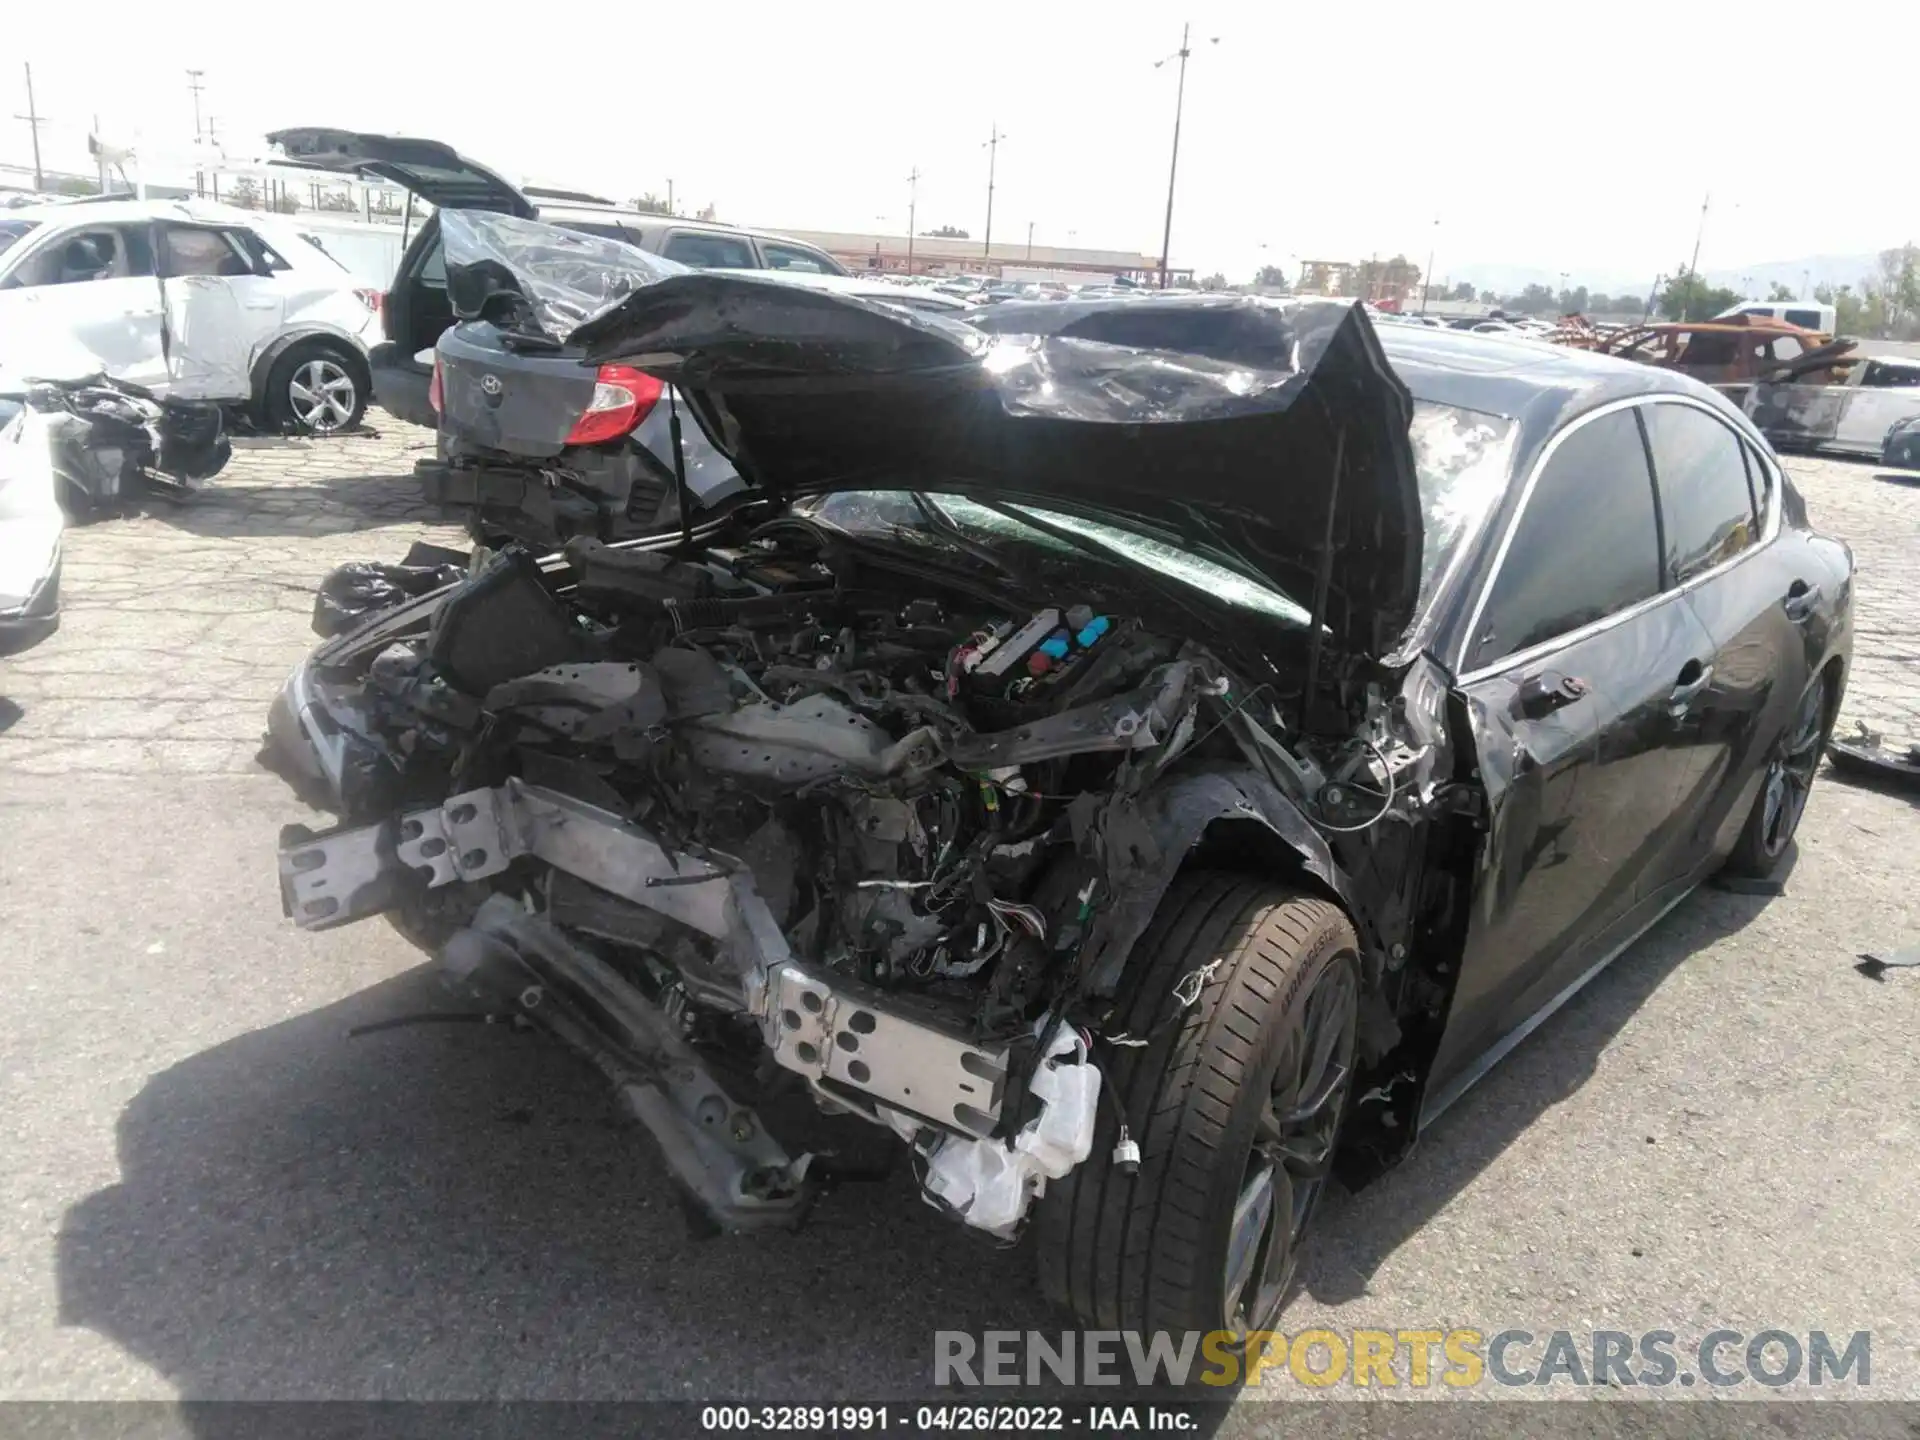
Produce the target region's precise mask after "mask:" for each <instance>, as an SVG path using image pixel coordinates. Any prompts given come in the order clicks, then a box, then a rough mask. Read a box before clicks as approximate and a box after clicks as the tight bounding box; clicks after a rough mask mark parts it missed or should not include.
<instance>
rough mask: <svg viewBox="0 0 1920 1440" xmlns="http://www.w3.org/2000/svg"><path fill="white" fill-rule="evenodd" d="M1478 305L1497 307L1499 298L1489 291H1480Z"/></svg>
mask: <svg viewBox="0 0 1920 1440" xmlns="http://www.w3.org/2000/svg"><path fill="white" fill-rule="evenodd" d="M1480 303H1481V304H1482V305H1498V304H1499V303H1500V297H1499V296H1498V295H1496V294H1494V293H1493V291H1491V290H1482V291H1481V292H1480Z"/></svg>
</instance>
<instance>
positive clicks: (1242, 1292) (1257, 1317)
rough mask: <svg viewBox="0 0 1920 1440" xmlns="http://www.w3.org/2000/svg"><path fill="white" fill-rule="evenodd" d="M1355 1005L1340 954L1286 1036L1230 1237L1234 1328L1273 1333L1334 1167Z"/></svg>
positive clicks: (1356, 992)
mask: <svg viewBox="0 0 1920 1440" xmlns="http://www.w3.org/2000/svg"><path fill="white" fill-rule="evenodd" d="M1359 1009H1360V982H1359V974H1358V971H1357V969H1356V967H1355V965H1354V962H1353V957H1352V956H1351V955H1345V954H1343V955H1336V956H1335V957H1334V958H1333V960H1332V961H1331V962H1330V963H1329V964H1328V965H1327V967H1326V969H1324V970H1322V971H1321V972H1320V975H1319V977H1318V978H1317V980H1316V981H1315V983H1314V988H1313V991H1312V993H1311V994H1309V995H1308V996H1307V1001H1306V1005H1305V1008H1304V1011H1303V1013H1302V1016H1301V1021H1300V1024H1299V1025H1298V1026H1296V1027H1294V1029H1293V1030H1292V1031H1290V1032H1289V1034H1288V1035H1287V1036H1286V1038H1285V1040H1284V1041H1283V1046H1282V1050H1281V1053H1280V1060H1279V1063H1278V1065H1277V1066H1276V1067H1275V1069H1274V1074H1273V1086H1272V1090H1271V1093H1270V1095H1269V1098H1268V1103H1267V1107H1266V1109H1265V1110H1263V1111H1262V1112H1261V1114H1260V1118H1259V1122H1258V1126H1257V1128H1256V1130H1255V1132H1254V1138H1253V1148H1252V1151H1251V1153H1250V1154H1249V1155H1248V1156H1247V1166H1246V1171H1245V1174H1244V1175H1243V1176H1242V1178H1241V1181H1240V1194H1239V1198H1238V1199H1237V1200H1236V1201H1235V1202H1234V1207H1233V1221H1232V1228H1231V1229H1230V1230H1229V1232H1228V1239H1227V1263H1226V1299H1227V1316H1226V1319H1227V1326H1228V1328H1229V1329H1233V1330H1238V1331H1240V1332H1241V1333H1243V1334H1244V1333H1246V1332H1249V1331H1253V1330H1265V1329H1271V1328H1272V1321H1273V1319H1274V1317H1275V1316H1277V1315H1278V1314H1279V1313H1280V1307H1281V1305H1282V1303H1283V1302H1284V1301H1285V1299H1286V1295H1287V1287H1288V1286H1289V1285H1290V1284H1291V1283H1292V1281H1293V1270H1294V1263H1295V1261H1296V1259H1297V1258H1298V1255H1299V1246H1300V1241H1301V1238H1302V1237H1303V1236H1304V1235H1305V1233H1306V1228H1307V1221H1308V1220H1309V1219H1310V1218H1312V1215H1313V1208H1314V1205H1315V1204H1316V1203H1317V1202H1318V1200H1319V1198H1320V1192H1321V1190H1322V1189H1323V1188H1324V1187H1325V1184H1326V1179H1327V1175H1328V1173H1329V1172H1330V1171H1331V1170H1332V1168H1333V1150H1334V1143H1335V1141H1336V1140H1337V1139H1338V1137H1339V1133H1340V1117H1341V1114H1342V1112H1343V1111H1344V1110H1345V1108H1346V1099H1347V1089H1348V1082H1349V1080H1350V1079H1351V1078H1352V1075H1353V1056H1354V1026H1355V1021H1356V1019H1357V1018H1358V1015H1359Z"/></svg>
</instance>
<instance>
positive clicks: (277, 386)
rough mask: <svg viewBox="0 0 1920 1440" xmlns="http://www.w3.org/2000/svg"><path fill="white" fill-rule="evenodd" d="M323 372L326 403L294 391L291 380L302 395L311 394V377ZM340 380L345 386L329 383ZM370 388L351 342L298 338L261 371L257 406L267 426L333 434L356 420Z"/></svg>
mask: <svg viewBox="0 0 1920 1440" xmlns="http://www.w3.org/2000/svg"><path fill="white" fill-rule="evenodd" d="M323 375H324V376H325V377H326V381H325V383H326V385H327V386H328V387H330V388H329V390H328V394H329V396H330V397H331V401H332V403H329V404H326V405H315V404H312V403H310V402H309V401H308V400H306V399H304V398H302V397H301V395H300V394H299V393H298V392H297V391H296V389H295V386H296V383H297V384H298V385H299V386H300V387H301V389H302V390H304V391H305V392H306V394H307V395H313V394H315V393H316V387H315V385H314V383H313V382H314V381H315V380H316V379H317V378H319V377H320V376H323ZM341 383H344V384H345V385H346V386H350V387H351V389H350V391H349V390H343V389H335V388H331V387H334V386H336V385H339V384H341ZM372 391H373V377H372V375H371V374H370V373H369V372H368V370H367V362H366V360H365V359H363V358H362V357H361V356H360V355H358V354H356V353H355V352H354V350H353V347H352V346H350V345H347V344H345V343H343V342H341V341H338V340H325V339H316V340H301V341H299V342H297V343H295V344H293V345H290V346H288V347H287V353H286V354H284V355H282V356H281V357H280V358H279V359H278V360H276V361H274V362H273V368H272V369H271V370H269V371H268V372H267V383H266V387H265V389H264V391H263V392H262V394H261V400H260V410H261V414H262V415H263V416H264V418H265V420H266V424H267V428H268V429H270V430H280V431H287V430H292V431H297V432H299V433H300V434H303V435H337V434H339V433H340V432H341V431H343V430H351V429H353V428H354V427H355V426H356V425H358V424H359V423H360V421H361V418H362V417H363V416H365V415H366V413H367V399H368V397H369V395H371V394H372Z"/></svg>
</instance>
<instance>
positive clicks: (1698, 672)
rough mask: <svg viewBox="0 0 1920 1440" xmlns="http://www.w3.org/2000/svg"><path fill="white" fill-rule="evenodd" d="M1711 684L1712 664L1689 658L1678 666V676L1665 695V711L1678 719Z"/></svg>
mask: <svg viewBox="0 0 1920 1440" xmlns="http://www.w3.org/2000/svg"><path fill="white" fill-rule="evenodd" d="M1711 684H1713V666H1711V665H1707V664H1703V663H1702V662H1701V661H1698V660H1689V661H1687V663H1686V664H1685V665H1683V666H1681V667H1680V678H1679V680H1677V681H1676V682H1675V683H1674V687H1673V691H1672V693H1671V694H1669V695H1668V696H1667V713H1668V714H1669V715H1671V716H1673V718H1674V719H1676V720H1678V719H1679V718H1680V717H1681V716H1683V715H1685V714H1686V713H1687V711H1688V710H1690V709H1691V708H1692V707H1693V702H1694V701H1695V700H1698V699H1699V698H1700V696H1701V695H1703V694H1704V693H1706V689H1707V687H1708V686H1709V685H1711Z"/></svg>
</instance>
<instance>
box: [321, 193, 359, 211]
mask: <svg viewBox="0 0 1920 1440" xmlns="http://www.w3.org/2000/svg"><path fill="white" fill-rule="evenodd" d="M359 208H360V207H359V205H357V204H355V203H354V199H353V192H352V191H351V190H322V191H321V192H320V199H319V202H318V203H317V204H316V205H315V206H314V209H316V210H346V211H354V210H358V209H359Z"/></svg>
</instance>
